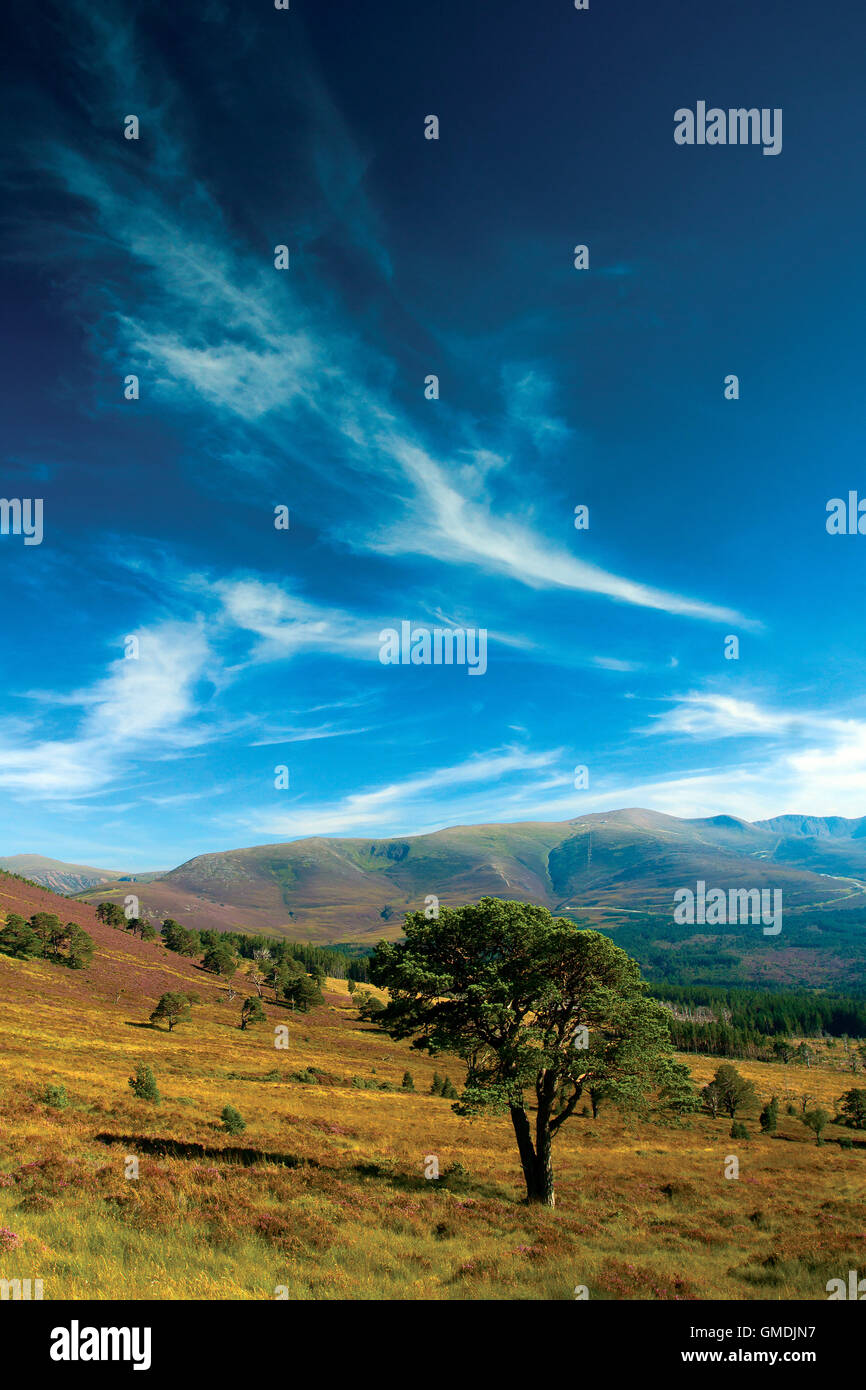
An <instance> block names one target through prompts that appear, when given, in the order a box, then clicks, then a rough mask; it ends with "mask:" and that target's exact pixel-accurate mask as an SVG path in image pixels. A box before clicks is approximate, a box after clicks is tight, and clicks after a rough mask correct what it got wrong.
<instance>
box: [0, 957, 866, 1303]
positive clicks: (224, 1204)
mask: <svg viewBox="0 0 866 1390" xmlns="http://www.w3.org/2000/svg"><path fill="white" fill-rule="evenodd" d="M56 971H57V967H54V966H51V965H47V964H43V963H37V962H27V963H23V962H18V961H9V960H6V959H3V960H2V961H0V986H2V987H3V988H2V991H0V997H2V999H3V1002H2V1004H0V1029H2V1034H3V1049H2V1056H0V1227H6V1228H8V1229H9V1230H10V1231H11V1232H12V1233H13V1237H4V1236H3V1235H2V1232H0V1241H2V1240H4V1239H5V1240H6V1242H7V1247H8V1248H7V1249H6V1251H5V1253H4V1252H3V1249H2V1244H0V1277H5V1278H14V1277H18V1278H31V1279H33V1278H41V1279H42V1280H43V1282H44V1296H45V1298H46V1299H48V1298H72V1299H80V1298H120V1297H124V1298H139V1299H151V1298H157V1299H188V1298H194V1299H214V1298H217V1299H220V1298H226V1299H232V1298H241V1299H248V1298H255V1299H262V1298H267V1299H271V1298H274V1297H278V1296H280V1293H281V1291H282V1290H285V1291H286V1292H287V1295H288V1297H290V1298H315V1299H321V1298H359V1299H364V1298H370V1299H382V1298H386V1299H390V1298H395V1299H396V1298H413V1299H414V1298H422V1299H454V1298H456V1299H465V1298H493V1299H512V1298H530V1299H537V1298H556V1299H571V1298H573V1297H574V1291H575V1288H576V1287H577V1286H581V1285H585V1286H586V1287H587V1289H588V1290H589V1294H590V1296H591V1297H592V1298H664V1299H668V1298H700V1299H705V1298H724V1299H752V1298H788V1297H791V1298H798V1299H823V1298H825V1297H826V1292H825V1285H826V1282H827V1280H828V1279H830V1278H835V1277H840V1276H841V1277H846V1276H847V1271H848V1270H849V1269H852V1268H859V1269H860V1271H861V1274H862V1273H863V1272H864V1271H866V1250H864V1237H863V1233H864V1231H866V1147H859V1148H854V1149H849V1150H843V1149H840V1147H839V1146H838V1144H837V1143H836V1142H828V1143H826V1144H824V1145H823V1146H821V1147H818V1146H816V1144H815V1140H814V1136H813V1135H811V1134H810V1133H809V1131H807V1130H806V1129H805V1127H804V1126H803V1124H802V1123H801V1122H800V1120H799V1118H792V1117H789V1116H787V1115H786V1114H785V1105H786V1103H787V1101H788V1100H789V1099H790V1100H792V1101H798V1099H799V1097H800V1095H801V1094H802V1093H804V1092H808V1093H809V1094H810V1095H811V1096H812V1097H813V1101H812V1103H813V1104H815V1103H820V1104H823V1105H825V1106H826V1108H827V1109H829V1110H831V1111H835V1102H836V1100H837V1098H838V1097H839V1096H840V1095H841V1093H842V1092H843V1091H844V1090H846V1089H848V1088H849V1087H850V1086H852V1085H856V1084H866V1083H864V1081H863V1078H862V1077H861V1079H860V1082H858V1081H857V1080H856V1078H854V1077H852V1076H850V1075H846V1074H845V1073H844V1072H842V1071H840V1070H832V1069H831V1068H830V1066H829V1065H828V1064H827V1062H826V1061H824V1062H822V1065H821V1066H820V1067H814V1068H812V1069H811V1070H809V1071H807V1070H806V1069H805V1068H803V1067H800V1066H793V1065H791V1066H787V1067H785V1066H782V1065H781V1064H779V1065H776V1064H773V1065H764V1064H761V1063H748V1062H737V1063H735V1065H736V1066H737V1067H738V1069H739V1070H740V1071H742V1072H743V1073H744V1074H746V1075H748V1076H749V1077H750V1078H751V1079H752V1080H753V1081H754V1082H755V1084H756V1086H757V1089H758V1092H759V1094H760V1097H761V1099H762V1100H765V1099H768V1098H769V1096H770V1095H771V1094H776V1095H777V1096H778V1097H779V1100H780V1103H781V1116H780V1126H779V1135H778V1137H777V1138H773V1139H771V1138H765V1137H762V1136H760V1133H759V1128H758V1124H757V1112H752V1113H750V1114H747V1115H746V1116H745V1117H744V1118H745V1120H746V1124H747V1126H748V1129H749V1132H750V1134H751V1136H752V1137H751V1138H750V1139H749V1140H748V1141H734V1140H731V1139H730V1137H729V1130H730V1120H728V1119H724V1120H723V1119H718V1120H712V1119H711V1118H709V1117H708V1116H706V1115H700V1116H697V1117H693V1118H691V1119H690V1120H688V1121H686V1122H681V1123H679V1124H676V1123H673V1124H672V1123H670V1122H669V1121H659V1120H658V1119H644V1120H641V1121H639V1122H633V1121H630V1120H626V1119H624V1118H623V1117H622V1116H620V1115H619V1114H618V1113H617V1112H616V1111H615V1110H613V1109H612V1108H608V1109H607V1110H604V1109H603V1110H602V1113H601V1115H600V1116H599V1118H598V1119H597V1120H595V1121H593V1120H592V1119H591V1118H589V1117H582V1116H578V1117H576V1118H575V1119H574V1120H572V1121H570V1122H569V1123H568V1124H567V1125H566V1126H565V1127H564V1129H563V1132H562V1134H561V1136H560V1137H559V1138H558V1140H557V1144H556V1149H555V1161H556V1169H557V1192H558V1206H557V1209H556V1210H555V1211H554V1212H550V1211H543V1210H537V1209H528V1208H526V1207H525V1206H523V1205H522V1203H521V1200H520V1199H521V1197H522V1181H521V1176H520V1170H519V1165H518V1162H517V1154H516V1149H515V1146H514V1141H513V1136H512V1133H511V1129H510V1125H509V1123H508V1120H507V1118H505V1117H502V1118H490V1119H484V1120H481V1121H475V1122H472V1123H470V1122H468V1121H466V1120H463V1119H460V1118H458V1117H457V1116H455V1115H454V1114H453V1113H452V1110H451V1105H450V1102H449V1101H447V1100H442V1099H440V1098H438V1097H434V1096H431V1095H429V1094H428V1092H429V1087H430V1082H431V1079H432V1076H433V1071H434V1068H435V1069H436V1070H438V1071H439V1072H440V1073H441V1072H446V1071H447V1072H448V1073H449V1074H450V1075H451V1077H452V1079H453V1080H454V1081H455V1082H456V1083H457V1084H458V1086H459V1085H460V1083H461V1081H462V1072H461V1068H460V1065H459V1064H458V1063H457V1062H456V1061H455V1060H454V1059H436V1061H435V1062H434V1061H433V1060H431V1059H430V1058H427V1057H425V1056H423V1055H420V1054H418V1053H414V1052H412V1051H411V1050H410V1048H409V1047H408V1045H406V1044H397V1043H394V1042H392V1041H390V1040H389V1039H388V1038H387V1037H386V1036H384V1035H383V1034H381V1033H379V1032H378V1031H377V1030H376V1029H375V1027H374V1026H373V1025H370V1024H362V1023H359V1022H358V1020H357V1010H356V1008H355V1007H354V1006H353V1005H352V1003H351V1001H350V998H349V995H348V993H347V992H346V986H345V983H344V982H340V981H329V982H328V1003H327V1006H326V1007H325V1008H322V1009H319V1010H316V1011H314V1012H313V1013H311V1014H309V1015H299V1014H295V1015H292V1014H291V1013H289V1012H287V1011H286V1010H284V1009H282V1008H280V1009H276V1008H274V1007H273V1006H268V1015H269V1019H268V1023H267V1024H266V1025H258V1026H257V1027H255V1028H251V1029H249V1030H248V1031H246V1032H244V1031H241V1030H240V1029H239V1028H238V1027H237V1022H238V1019H239V1014H240V1002H241V997H242V995H239V997H238V998H237V999H236V1000H235V1001H234V1002H233V1003H231V1004H229V1003H227V1002H209V1003H206V1004H204V1005H202V1006H200V1007H197V1008H195V1009H194V1010H193V1020H192V1022H191V1023H187V1024H185V1025H181V1026H180V1027H178V1028H177V1029H175V1031H174V1032H173V1033H172V1034H171V1035H169V1034H168V1033H167V1032H165V1031H157V1030H155V1029H151V1028H147V1027H140V1026H136V1025H140V1024H142V1023H144V1022H146V1020H147V1017H148V1015H149V1013H150V1010H151V1008H152V1007H153V1004H152V1001H151V1000H147V999H144V998H143V996H140V997H139V998H138V999H137V1000H135V1001H134V1002H133V1003H132V1004H130V1003H128V1002H126V1001H125V1000H121V1002H120V1003H119V1004H118V1005H116V1006H115V1005H113V1004H111V1003H106V1002H105V1000H104V999H102V1000H97V999H95V998H93V999H90V998H88V997H86V994H85V995H83V997H82V998H80V999H77V1000H75V1001H73V1000H72V999H70V998H69V997H66V998H62V997H54V994H53V992H52V984H53V981H54V979H55V977H56ZM67 978H68V975H67ZM178 987H179V988H182V987H183V983H182V981H181V980H180V979H179V984H178ZM282 1023H285V1024H286V1025H287V1026H288V1029H289V1048H288V1050H287V1051H282V1050H279V1049H277V1048H275V1046H274V1025H275V1024H282ZM139 1060H143V1061H146V1062H148V1063H150V1064H151V1065H152V1067H153V1069H154V1071H155V1073H156V1076H157V1081H158V1084H159V1087H160V1090H161V1092H162V1096H163V1100H162V1104H161V1105H159V1106H154V1105H152V1104H149V1103H147V1102H144V1101H139V1100H137V1099H136V1098H135V1097H134V1096H133V1094H132V1092H131V1090H130V1088H129V1086H128V1084H127V1079H128V1077H129V1076H130V1075H131V1073H132V1071H133V1069H134V1064H135V1063H136V1062H137V1061H139ZM684 1060H686V1061H687V1062H688V1063H689V1065H690V1067H691V1068H692V1071H693V1074H694V1075H695V1077H696V1078H697V1079H698V1080H699V1081H700V1082H701V1083H703V1082H704V1081H706V1080H707V1079H708V1078H709V1076H710V1075H711V1074H712V1072H713V1071H714V1070H715V1067H716V1066H717V1065H718V1063H717V1061H716V1060H715V1059H712V1058H705V1057H689V1058H686V1059H684ZM407 1067H408V1069H409V1070H410V1071H411V1072H412V1073H413V1076H414V1079H415V1086H416V1091H415V1092H414V1093H407V1092H403V1091H400V1090H399V1089H398V1090H393V1091H380V1090H360V1089H357V1088H355V1087H353V1085H352V1077H353V1076H356V1075H357V1076H361V1077H364V1078H367V1079H375V1080H377V1081H387V1082H389V1083H390V1084H391V1085H392V1086H394V1087H397V1088H399V1086H400V1082H401V1078H402V1076H403V1072H404V1071H405V1070H406V1068H407ZM306 1068H318V1069H320V1070H321V1071H323V1072H327V1073H328V1074H329V1077H330V1078H331V1079H330V1080H329V1081H328V1082H326V1083H324V1084H319V1085H309V1084H304V1083H302V1082H300V1081H297V1080H292V1079H290V1078H291V1074H292V1073H295V1072H299V1071H302V1070H304V1069H306ZM274 1072H276V1073H277V1076H276V1078H275V1079H271V1080H268V1079H265V1078H266V1077H268V1076H269V1074H271V1073H274ZM46 1084H54V1085H63V1086H65V1087H66V1090H67V1093H68V1096H69V1100H70V1106H69V1108H67V1109H63V1110H59V1109H52V1108H50V1107H49V1106H47V1105H45V1104H44V1103H43V1102H42V1101H41V1100H40V1099H39V1098H38V1097H39V1096H40V1095H41V1092H42V1090H43V1088H44V1086H45V1085H46ZM227 1102H228V1103H230V1104H232V1105H234V1106H235V1107H236V1108H237V1109H238V1110H239V1111H240V1112H241V1114H242V1115H243V1117H244V1119H245V1120H246V1122H247V1128H246V1130H245V1132H244V1133H243V1134H241V1135H240V1136H237V1137H232V1136H230V1135H229V1134H227V1133H226V1132H225V1130H224V1128H223V1126H222V1125H221V1123H220V1120H219V1116H220V1112H221V1110H222V1108H223V1106H224V1105H225V1104H226V1103H227ZM798 1110H799V1104H798ZM845 1134H850V1136H851V1137H853V1138H854V1139H857V1138H860V1139H861V1141H862V1140H866V1135H858V1134H857V1133H856V1132H855V1131H845V1130H842V1129H839V1128H836V1127H833V1126H831V1128H830V1129H829V1130H828V1131H827V1139H828V1140H830V1141H835V1140H836V1139H838V1138H839V1137H840V1136H842V1135H845ZM165 1141H173V1142H174V1143H175V1144H177V1145H179V1146H180V1147H179V1148H178V1149H177V1151H176V1152H174V1153H167V1152H165V1151H164V1147H165ZM732 1154H734V1155H736V1156H737V1157H738V1158H739V1163H740V1176H739V1178H737V1179H730V1178H726V1177H725V1164H726V1159H727V1157H728V1156H729V1155H732ZM431 1156H435V1158H436V1160H437V1161H438V1165H439V1171H440V1173H441V1174H443V1176H442V1177H440V1178H439V1179H438V1180H432V1179H429V1178H428V1177H425V1166H426V1167H427V1169H428V1171H429V1167H430V1160H431ZM128 1157H137V1159H138V1164H139V1167H138V1178H137V1179H135V1178H132V1177H128V1176H125V1168H126V1164H127V1158H128ZM456 1163H459V1164H462V1165H463V1167H464V1169H465V1170H466V1171H465V1172H461V1171H459V1170H452V1171H451V1172H449V1167H450V1166H451V1165H454V1164H456ZM15 1237H17V1238H19V1240H20V1243H18V1244H16V1243H15V1239H14V1238H15ZM10 1241H11V1244H10Z"/></svg>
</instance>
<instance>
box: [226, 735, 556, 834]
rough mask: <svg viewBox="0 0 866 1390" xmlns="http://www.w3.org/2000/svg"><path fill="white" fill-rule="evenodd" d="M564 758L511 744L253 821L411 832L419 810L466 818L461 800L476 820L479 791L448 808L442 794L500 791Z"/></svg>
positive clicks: (286, 827) (318, 829) (311, 829)
mask: <svg viewBox="0 0 866 1390" xmlns="http://www.w3.org/2000/svg"><path fill="white" fill-rule="evenodd" d="M560 757H561V751H560V750H551V751H548V752H543V753H527V752H523V751H521V750H516V749H508V750H505V751H495V752H490V753H484V754H478V755H476V756H475V757H473V758H470V759H468V760H467V761H465V762H462V763H458V764H455V765H454V766H452V767H444V768H437V769H435V770H434V771H432V772H426V773H422V774H420V775H419V776H416V777H410V778H407V779H406V780H404V781H402V782H391V783H388V784H387V785H385V786H382V787H377V788H374V789H373V790H371V791H366V792H357V793H354V794H352V795H351V796H347V797H344V798H343V799H342V800H340V801H338V802H334V803H331V804H329V805H324V806H313V807H310V808H309V809H305V808H304V806H303V805H302V804H300V803H297V804H296V805H295V806H294V807H293V809H291V810H290V811H288V812H281V811H276V810H275V811H273V812H269V811H265V812H262V813H261V814H260V815H258V816H257V817H255V818H254V819H253V820H251V821H249V822H248V824H249V825H250V828H251V829H253V830H255V831H256V832H258V833H261V834H266V835H280V836H283V837H285V838H287V839H293V838H296V837H302V836H307V835H332V834H334V835H346V834H350V833H351V832H352V831H358V830H361V831H363V832H364V833H381V832H382V831H383V830H384V829H393V830H394V831H395V833H401V832H402V833H404V834H405V833H409V832H408V831H407V829H406V827H407V826H408V825H409V824H410V823H411V822H412V821H413V820H414V819H415V818H417V817H418V816H419V815H421V816H422V817H424V818H429V817H430V816H431V814H435V816H436V817H437V818H438V824H440V825H441V824H443V823H445V824H453V823H454V821H455V819H459V818H460V815H461V811H460V806H461V805H463V806H464V807H465V808H466V814H467V815H468V817H469V820H470V821H476V820H477V815H473V814H472V810H471V807H474V806H476V805H477V796H476V795H473V799H472V802H471V803H469V804H468V805H467V803H465V802H461V801H460V800H459V799H458V800H457V801H453V800H452V801H451V802H450V805H449V809H447V810H446V809H445V807H444V806H443V802H442V797H441V794H442V793H443V792H446V793H447V792H448V791H450V790H452V789H455V788H461V787H466V786H470V785H471V786H478V785H479V784H481V785H487V787H488V790H489V792H491V793H494V794H495V795H496V796H500V795H501V785H500V784H501V780H502V779H503V778H509V777H511V776H513V775H515V774H521V773H526V772H532V771H536V770H538V769H539V768H543V767H547V766H549V765H550V764H551V763H553V762H556V761H557V759H559V758H560ZM431 793H437V794H438V798H437V801H436V804H435V810H434V809H433V808H432V807H431V805H430V801H429V796H430V794H431ZM443 817H444V820H443Z"/></svg>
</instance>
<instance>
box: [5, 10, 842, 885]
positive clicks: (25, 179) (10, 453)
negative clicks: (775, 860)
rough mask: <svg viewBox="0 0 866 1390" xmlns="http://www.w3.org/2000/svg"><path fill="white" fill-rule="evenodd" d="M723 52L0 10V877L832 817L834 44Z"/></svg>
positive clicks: (774, 23) (601, 18)
mask: <svg viewBox="0 0 866 1390" xmlns="http://www.w3.org/2000/svg"><path fill="white" fill-rule="evenodd" d="M758 9H759V13H758V12H757V11H756V7H755V5H754V0H732V2H731V3H729V4H727V5H725V6H723V7H720V6H718V5H711V4H709V3H703V0H663V3H660V4H649V3H646V4H638V3H635V0H628V2H627V3H623V0H619V2H618V3H614V0H591V3H590V8H589V9H588V10H586V11H576V10H575V9H574V8H573V6H572V5H570V4H569V3H568V2H567V0H534V3H533V4H532V5H527V4H525V3H517V2H516V0H501V3H496V4H493V3H491V2H490V0H483V2H482V0H478V3H467V0H440V3H438V4H437V5H436V6H423V5H407V4H406V3H405V0H399V2H398V0H365V3H364V4H358V3H357V0H328V3H327V5H322V4H318V3H314V0H291V7H290V9H288V10H279V11H278V10H276V9H275V8H269V6H268V5H267V4H266V3H265V0H232V3H231V4H229V3H223V0H204V2H203V3H200V4H196V5H191V4H190V3H189V2H188V0H180V2H179V3H178V4H177V5H175V6H166V5H164V4H156V3H150V2H149V0H147V2H143V0H134V3H131V4H123V5H121V4H111V5H108V4H105V3H104V0H88V2H87V3H86V4H78V3H77V0H70V3H63V4H62V5H53V4H50V3H49V4H48V5H46V6H39V7H38V9H37V10H34V9H33V7H32V5H25V4H23V3H20V0H13V4H12V5H11V7H10V10H9V12H8V16H9V17H8V24H9V31H10V32H9V46H8V52H7V58H9V59H11V62H10V64H9V67H10V76H9V77H8V78H7V81H6V83H5V94H6V101H5V106H6V110H5V115H4V118H3V123H4V127H5V129H4V133H3V140H2V156H0V175H2V183H3V199H2V202H3V209H4V211H3V216H2V241H3V261H2V303H3V315H4V332H3V338H4V343H5V348H6V350H5V352H4V359H5V361H4V368H3V372H2V380H0V392H2V417H3V421H4V430H3V453H2V462H3V468H2V489H0V491H2V495H3V497H5V498H6V499H16V498H17V499H28V498H29V499H41V501H42V507H43V535H42V540H41V543H40V544H29V545H28V544H25V537H24V536H23V535H21V534H17V535H16V534H14V533H13V531H12V530H10V533H9V534H4V535H0V566H2V570H0V581H2V612H3V620H2V627H0V633H2V639H0V640H2V644H3V648H4V650H3V654H2V673H3V674H2V681H0V805H2V808H3V814H2V820H0V853H2V854H4V855H9V854H15V853H21V852H33V853H42V854H47V855H50V856H52V857H55V858H59V859H64V860H72V861H75V862H81V863H89V864H95V865H97V866H99V867H104V868H112V869H126V870H144V869H152V868H168V867H171V866H174V865H176V864H179V863H181V862H183V861H185V860H186V859H188V858H190V857H192V856H194V855H196V854H200V853H205V852H213V851H218V850H225V849H231V848H236V847H239V846H243V845H253V844H262V843H272V842H277V841H284V840H290V839H296V838H298V837H301V836H306V835H353V836H365V837H366V836H374V837H377V836H386V835H389V834H417V833H421V832H424V831H428V830H433V829H438V828H440V827H442V826H447V825H454V824H471V823H484V822H491V821H521V820H566V819H569V818H572V817H575V816H579V815H582V814H585V813H587V812H591V811H599V810H605V809H611V808H615V807H622V806H644V807H649V808H653V809H657V810H661V811H665V812H669V813H671V814H674V815H684V816H702V815H715V814H720V813H726V814H732V815H737V816H742V817H744V818H746V819H758V818H761V817H766V816H772V815H777V814H782V813H784V812H808V813H811V814H815V815H829V814H839V815H848V816H859V815H863V814H866V690H864V669H866V663H864V621H863V612H864V579H863V576H864V563H866V536H861V535H859V534H857V535H831V534H828V531H827V525H826V522H827V504H828V502H829V501H830V499H833V498H837V497H839V498H845V499H847V497H848V493H849V491H852V490H857V489H858V488H859V489H860V490H861V492H862V494H863V495H864V496H866V470H864V467H863V446H864V435H866V430H864V425H866V418H864V417H866V406H864V400H866V394H864V376H866V372H864V367H866V363H864V349H863V328H862V303H863V292H864V288H866V269H864V257H863V246H864V244H866V225H864V223H866V192H864V185H863V178H862V148H863V101H862V51H863V46H864V40H866V12H864V11H863V9H862V7H860V6H856V5H855V4H853V3H851V0H849V2H848V3H840V0H826V3H824V4H823V5H821V6H816V5H814V4H808V5H807V4H806V3H804V0H786V3H776V0H763V3H762V4H761V5H760V7H758ZM699 101H706V103H707V105H708V107H712V106H717V107H719V108H722V109H728V108H736V107H747V108H751V107H757V108H761V109H763V108H768V109H773V110H776V109H780V110H781V111H782V113H783V126H782V131H783V143H782V149H781V151H780V152H779V153H778V154H777V155H774V156H769V157H767V156H765V155H764V154H763V151H762V148H761V147H760V146H754V145H745V146H737V145H728V146H710V145H703V146H701V145H697V144H696V145H692V146H686V145H679V144H677V143H676V142H675V140H674V129H675V119H674V116H675V112H676V111H677V110H679V109H682V108H690V109H693V110H694V109H696V106H697V103H698V102H699ZM130 115H135V116H137V117H138V123H139V130H138V139H127V138H125V134H124V132H125V129H128V124H127V117H128V116H130ZM431 115H435V116H437V117H438V121H439V130H438V136H439V138H438V139H428V138H425V130H428V129H429V128H430V124H429V122H428V120H427V118H428V117H429V116H431ZM579 245H582V246H586V247H588V258H589V266H588V268H587V269H576V268H575V264H574V261H575V253H574V249H575V247H576V246H579ZM279 246H286V247H287V248H288V252H289V256H288V259H289V265H288V269H278V268H277V267H276V265H275V248H277V247H279ZM732 374H733V375H735V376H736V377H737V379H738V383H739V396H738V398H736V399H728V398H726V386H725V383H726V378H728V377H729V376H730V375H732ZM431 375H432V376H436V377H437V378H438V383H439V387H438V398H428V397H429V396H430V388H429V387H427V388H426V389H425V382H427V379H428V378H429V377H430V376H431ZM130 376H136V377H137V378H138V383H139V388H138V389H139V395H138V399H127V398H126V395H125V383H126V382H127V380H128V378H129V377H130ZM728 394H730V387H729V388H728ZM580 506H583V507H586V508H588V520H589V524H588V526H587V527H586V528H584V529H577V528H576V527H575V508H576V507H580ZM279 507H283V508H288V516H289V525H288V528H287V529H278V528H277V527H276V525H275V517H276V513H275V509H276V508H279ZM405 622H408V623H410V624H411V625H412V630H417V629H423V628H427V629H430V630H432V629H434V628H437V627H439V628H458V627H459V628H464V629H471V630H474V631H476V632H480V631H482V630H483V631H484V632H486V634H487V638H486V640H487V656H486V670H484V672H483V673H481V671H480V668H479V671H478V672H477V673H476V672H471V671H470V669H469V668H468V666H466V665H462V666H461V665H456V664H455V665H452V666H445V665H432V664H431V665H425V664H417V665H413V664H408V665H402V664H400V665H387V664H383V662H382V661H381V660H380V651H381V649H382V638H381V634H382V633H383V632H384V631H385V630H386V629H389V628H393V629H396V630H398V631H400V629H401V624H403V623H405ZM731 637H736V638H737V639H738V643H739V653H738V656H737V657H736V659H731V658H730V657H727V656H726V651H728V652H730V651H731V649H732V644H731V643H730V641H729V639H730V638H731ZM132 638H134V639H135V641H134V642H132V641H130V639H132ZM129 653H134V654H129ZM576 767H583V768H585V769H586V774H585V776H584V777H582V778H581V777H580V776H578V777H577V778H576V776H575V768H576ZM278 769H285V771H284V772H278ZM576 781H577V782H578V783H581V782H585V783H586V785H578V786H576V785H575V782H576ZM284 783H287V784H288V785H284Z"/></svg>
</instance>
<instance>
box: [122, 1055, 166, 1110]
mask: <svg viewBox="0 0 866 1390" xmlns="http://www.w3.org/2000/svg"><path fill="white" fill-rule="evenodd" d="M129 1084H130V1086H131V1087H132V1094H133V1095H134V1096H137V1097H138V1099H139V1100H152V1101H153V1103H154V1105H159V1102H160V1100H161V1099H162V1097H161V1096H160V1094H159V1087H158V1086H157V1084H156V1077H155V1076H154V1074H153V1072H152V1070H151V1068H150V1067H149V1066H148V1065H147V1063H146V1062H139V1063H138V1064H137V1065H136V1068H135V1076H131V1077H130V1078H129Z"/></svg>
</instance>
